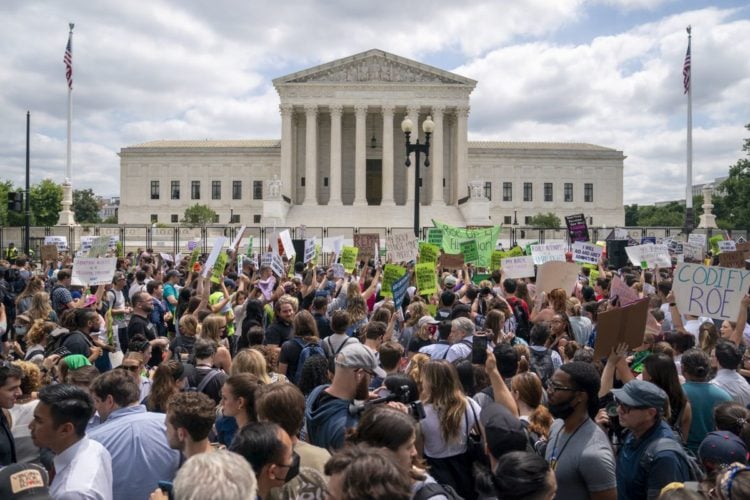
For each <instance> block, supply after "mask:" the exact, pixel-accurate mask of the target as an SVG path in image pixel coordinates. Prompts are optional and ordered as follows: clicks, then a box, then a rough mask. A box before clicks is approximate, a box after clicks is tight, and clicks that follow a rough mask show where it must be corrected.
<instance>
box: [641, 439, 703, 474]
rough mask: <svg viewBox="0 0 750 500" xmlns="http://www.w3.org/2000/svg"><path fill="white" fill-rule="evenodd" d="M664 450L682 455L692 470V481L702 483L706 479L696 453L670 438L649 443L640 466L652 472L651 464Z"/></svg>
mask: <svg viewBox="0 0 750 500" xmlns="http://www.w3.org/2000/svg"><path fill="white" fill-rule="evenodd" d="M664 450H669V451H673V452H675V453H676V454H677V455H680V456H681V457H682V459H683V460H685V462H686V463H687V465H688V469H690V480H691V481H698V482H700V481H703V480H704V479H705V478H706V473H705V472H704V470H703V467H701V465H700V461H699V460H698V458H697V457H696V456H695V453H693V452H692V451H691V450H689V449H687V448H685V447H684V446H683V445H682V443H680V442H679V441H677V439H672V438H668V437H662V438H659V439H655V440H654V441H652V442H651V443H649V445H648V446H647V447H646V449H645V450H644V452H643V455H641V461H640V464H639V465H640V466H641V467H643V468H645V470H647V471H648V470H651V464H652V462H653V461H654V459H655V458H656V453H657V452H660V451H664Z"/></svg>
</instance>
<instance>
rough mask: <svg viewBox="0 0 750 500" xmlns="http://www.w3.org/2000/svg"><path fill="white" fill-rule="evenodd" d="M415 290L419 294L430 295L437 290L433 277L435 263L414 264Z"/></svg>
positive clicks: (435, 280)
mask: <svg viewBox="0 0 750 500" xmlns="http://www.w3.org/2000/svg"><path fill="white" fill-rule="evenodd" d="M415 270H416V275H417V290H419V295H432V294H433V293H435V292H437V279H436V277H435V263H434V262H424V263H422V264H417V265H416V268H415Z"/></svg>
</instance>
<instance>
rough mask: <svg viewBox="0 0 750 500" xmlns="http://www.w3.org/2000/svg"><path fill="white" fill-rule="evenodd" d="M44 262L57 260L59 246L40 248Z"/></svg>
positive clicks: (43, 246)
mask: <svg viewBox="0 0 750 500" xmlns="http://www.w3.org/2000/svg"><path fill="white" fill-rule="evenodd" d="M39 255H40V257H41V259H42V262H46V261H55V260H57V245H42V246H41V247H39Z"/></svg>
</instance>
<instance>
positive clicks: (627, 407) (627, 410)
mask: <svg viewBox="0 0 750 500" xmlns="http://www.w3.org/2000/svg"><path fill="white" fill-rule="evenodd" d="M615 404H616V405H617V406H619V407H620V408H622V412H623V413H630V412H631V411H633V410H648V409H649V408H650V407H649V406H631V405H627V404H625V403H623V402H622V401H620V400H619V399H617V398H615Z"/></svg>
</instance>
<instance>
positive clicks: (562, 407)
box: [547, 401, 576, 420]
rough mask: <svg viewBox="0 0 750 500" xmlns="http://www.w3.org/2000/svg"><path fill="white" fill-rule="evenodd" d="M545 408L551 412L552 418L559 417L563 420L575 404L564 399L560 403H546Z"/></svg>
mask: <svg viewBox="0 0 750 500" xmlns="http://www.w3.org/2000/svg"><path fill="white" fill-rule="evenodd" d="M547 409H548V410H549V412H550V413H551V414H552V416H553V417H554V418H561V419H563V420H565V419H566V418H568V417H569V416H571V415H572V414H573V412H574V411H575V409H576V407H575V405H573V404H570V401H566V402H564V403H560V404H556V405H555V404H552V403H548V404H547Z"/></svg>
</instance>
